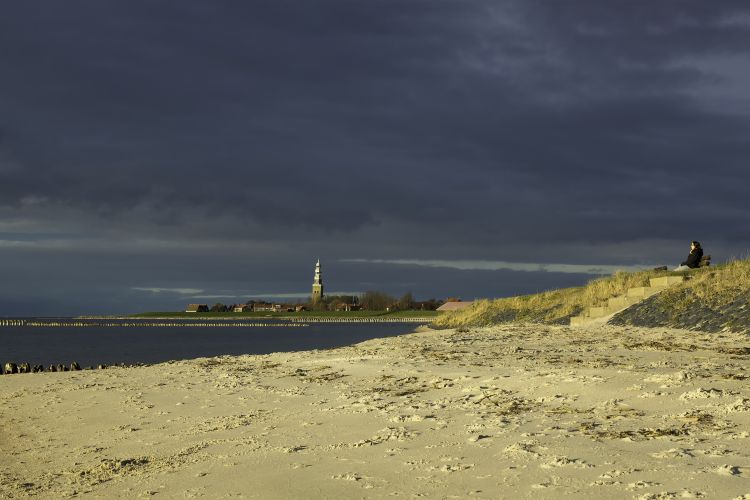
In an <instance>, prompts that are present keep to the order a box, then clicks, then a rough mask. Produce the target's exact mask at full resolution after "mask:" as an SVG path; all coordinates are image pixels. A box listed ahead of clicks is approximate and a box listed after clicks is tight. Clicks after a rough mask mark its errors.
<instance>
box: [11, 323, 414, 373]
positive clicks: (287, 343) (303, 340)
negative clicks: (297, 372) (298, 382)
mask: <svg viewBox="0 0 750 500" xmlns="http://www.w3.org/2000/svg"><path fill="white" fill-rule="evenodd" d="M24 323H25V324H26V325H29V324H31V325H36V326H1V327H0V362H2V363H5V362H8V361H10V362H13V363H17V364H18V363H29V364H31V365H37V364H39V365H44V366H48V365H50V364H59V363H62V364H65V365H69V364H70V363H72V362H73V361H76V362H78V364H80V365H81V366H88V365H92V366H95V365H98V364H107V365H111V364H116V363H125V364H134V363H145V364H151V363H159V362H162V361H169V360H180V359H191V358H199V357H208V356H220V355H224V354H233V355H239V354H268V353H272V352H281V351H285V352H286V351H303V350H311V349H330V348H334V347H340V346H344V345H350V344H355V343H358V342H362V341H364V340H368V339H372V338H379V337H392V336H396V335H402V334H405V333H409V332H412V331H414V329H415V328H416V327H417V325H416V324H414V323H315V322H311V323H297V324H293V323H290V322H284V321H280V320H273V319H267V320H262V319H253V320H248V321H246V322H244V323H245V325H243V322H240V324H239V326H229V325H228V324H227V325H219V326H215V325H214V326H213V327H211V326H205V325H204V326H195V322H194V321H193V322H191V321H187V320H186V321H181V320H179V319H177V320H171V319H170V320H169V321H168V323H167V324H169V325H172V326H153V325H154V323H155V321H154V320H143V321H138V320H127V326H119V325H118V322H117V321H107V322H106V324H107V325H108V326H100V325H102V324H103V323H102V322H101V321H99V322H91V321H85V320H84V321H81V320H78V319H75V320H74V319H69V318H57V319H54V320H51V319H48V318H47V319H35V318H25V319H24ZM51 324H53V325H55V326H44V325H51ZM161 324H164V322H161ZM69 325H70V326H69ZM73 325H75V326H73ZM82 325H83V326H82ZM148 325H150V326H148Z"/></svg>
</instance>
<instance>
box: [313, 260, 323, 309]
mask: <svg viewBox="0 0 750 500" xmlns="http://www.w3.org/2000/svg"><path fill="white" fill-rule="evenodd" d="M322 298H323V276H322V274H321V272H320V258H318V261H317V262H316V263H315V276H314V277H313V284H312V302H317V301H319V300H320V299H322Z"/></svg>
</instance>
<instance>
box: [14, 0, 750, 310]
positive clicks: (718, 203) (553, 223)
mask: <svg viewBox="0 0 750 500" xmlns="http://www.w3.org/2000/svg"><path fill="white" fill-rule="evenodd" d="M748 89H750V4H749V3H748V2H747V1H745V0H742V1H741V0H736V1H730V0H722V1H721V2H706V1H704V0H695V1H690V0H679V1H678V0H674V1H669V0H664V1H659V2H654V1H652V0H649V1H646V0H643V1H639V0H627V1H626V0H607V1H606V2H604V1H601V0H587V1H583V0H566V1H551V0H545V1H542V0H517V1H513V0H492V1H486V2H485V1H481V0H476V1H474V0H472V1H467V0H430V1H427V0H360V1H351V0H317V1H303V0H298V1H286V0H269V1H250V2H235V1H218V0H212V1H200V2H199V1H194V0H182V1H180V2H166V1H155V0H148V1H145V0H144V1H137V0H127V1H125V0H117V1H114V0H89V1H81V0H67V1H65V2H60V1H52V0H48V1H38V0H24V1H22V2H8V3H6V5H4V7H3V12H2V15H1V16H0V315H10V316H12V315H26V314H42V315H53V314H80V313H87V312H88V313H116V312H131V311H138V310H143V309H152V310H153V309H177V308H181V307H183V305H184V304H185V303H187V302H208V303H213V302H216V301H221V302H240V301H241V302H244V301H245V300H248V299H250V298H256V297H261V296H268V297H272V296H278V297H284V296H287V295H289V294H292V295H293V294H300V293H307V292H308V291H309V289H310V286H311V284H312V277H313V270H314V265H315V260H316V259H317V258H320V259H321V261H322V263H323V272H324V275H323V276H324V283H325V285H326V288H327V291H329V292H336V291H342V292H358V291H365V290H372V289H375V290H382V291H386V292H389V293H392V294H394V295H400V294H402V293H404V292H406V291H412V292H413V293H414V295H415V296H417V297H418V298H429V297H437V298H444V297H446V296H461V297H463V298H465V299H473V298H475V297H499V296H507V295H513V294H517V293H527V292H533V291H537V290H544V289H549V288H553V287H558V286H569V285H576V284H583V283H585V282H586V281H587V280H590V279H592V278H593V277H595V276H597V275H598V274H600V273H609V272H613V271H614V270H615V269H617V268H625V269H637V268H643V267H651V266H655V265H662V264H663V265H667V264H668V265H675V264H678V263H679V262H680V261H681V260H684V258H685V256H686V254H687V252H688V251H689V243H690V241H691V240H693V239H697V240H700V241H701V242H703V244H704V248H705V249H706V251H707V253H710V254H712V255H713V257H714V260H715V261H721V260H725V259H729V258H732V257H742V256H747V253H748V250H750V202H749V201H748V200H749V199H750V196H748V185H749V184H750V165H749V164H748V160H749V159H750V140H749V138H750V91H748Z"/></svg>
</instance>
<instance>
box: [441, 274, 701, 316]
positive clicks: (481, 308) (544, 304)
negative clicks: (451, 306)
mask: <svg viewBox="0 0 750 500" xmlns="http://www.w3.org/2000/svg"><path fill="white" fill-rule="evenodd" d="M696 272H698V273H700V272H702V270H698V271H696ZM674 274H679V273H674V272H671V271H653V270H648V271H639V272H635V273H628V272H624V271H619V272H617V273H615V274H613V275H611V276H606V277H602V278H597V279H594V280H591V281H590V282H589V283H587V284H586V285H585V286H581V287H573V288H561V289H558V290H550V291H546V292H542V293H536V294H531V295H521V296H518V297H507V298H502V299H494V300H481V301H478V302H476V303H475V304H473V306H472V307H470V308H468V309H464V310H460V311H454V312H451V313H447V314H445V315H443V316H440V317H438V318H437V319H436V320H435V322H434V323H433V324H434V325H435V326H436V327H438V328H459V327H470V326H490V325H494V324H498V323H510V322H521V323H545V324H568V322H569V321H570V317H571V316H574V315H577V314H580V313H581V312H582V311H583V310H584V309H586V308H588V307H592V306H598V305H601V304H603V303H604V302H606V300H607V299H609V298H610V297H615V296H617V295H621V294H623V293H625V292H626V291H627V290H628V288H633V287H639V286H648V280H649V278H657V277H660V276H670V275H674Z"/></svg>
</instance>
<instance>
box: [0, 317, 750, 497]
mask: <svg viewBox="0 0 750 500" xmlns="http://www.w3.org/2000/svg"><path fill="white" fill-rule="evenodd" d="M748 368H750V340H749V339H748V338H747V337H746V336H743V335H739V334H729V333H727V334H723V333H722V334H704V333H700V332H689V331H684V330H670V329H645V328H634V327H614V326H606V325H605V326H594V327H589V328H577V329H571V328H568V327H547V326H515V325H509V326H498V327H493V328H489V329H471V330H469V331H455V330H443V331H433V330H423V331H419V332H417V333H414V334H410V335H405V336H401V337H395V338H389V339H377V340H371V341H367V342H364V343H361V344H357V345H354V346H350V347H345V348H339V349H332V350H325V351H309V352H300V353H277V354H271V355H264V356H238V357H218V358H202V359H195V360H188V361H179V362H173V363H164V364H159V365H154V366H147V367H141V368H111V369H107V370H96V371H82V372H66V373H43V374H23V375H8V376H3V377H2V378H0V417H1V418H0V449H2V458H0V497H2V498H25V497H27V496H37V497H41V498H65V497H72V496H80V497H91V498H147V497H156V498H195V497H206V498H263V499H269V498H384V497H403V498H414V497H424V498H508V499H511V498H559V497H564V496H565V497H573V498H639V499H649V498H701V497H704V498H750V384H749V383H748V382H749V380H750V371H749V370H748Z"/></svg>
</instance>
